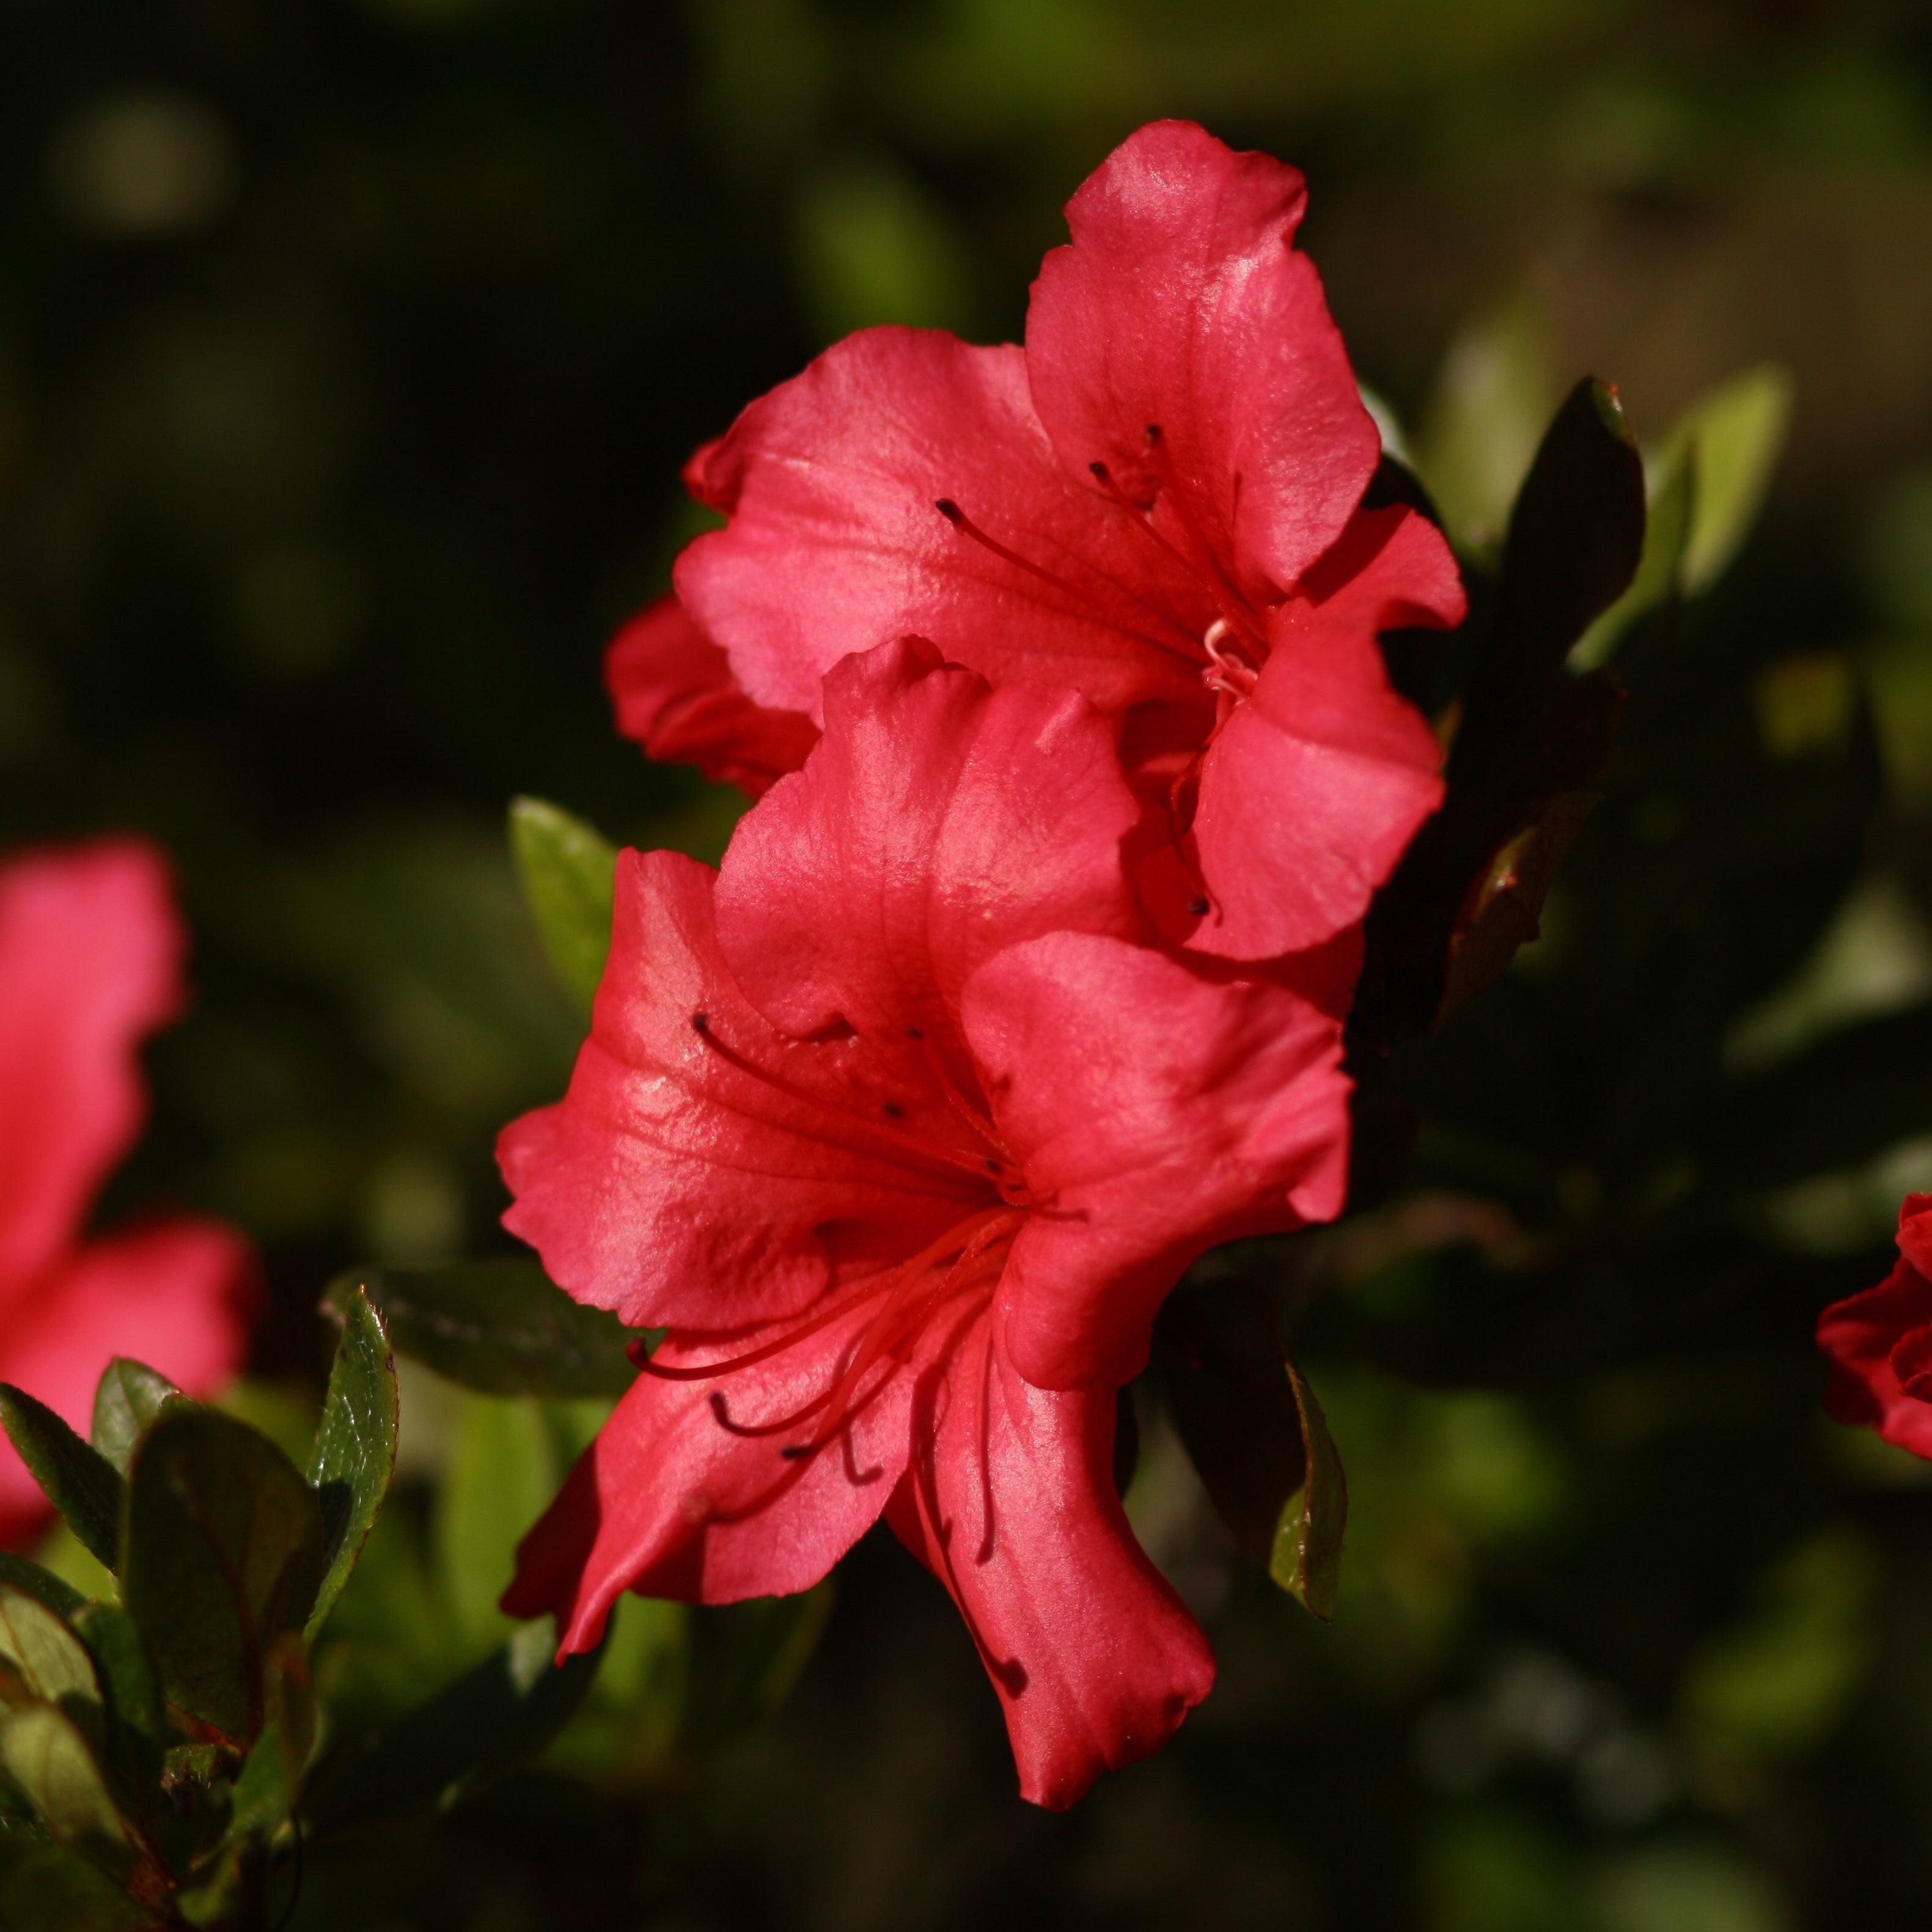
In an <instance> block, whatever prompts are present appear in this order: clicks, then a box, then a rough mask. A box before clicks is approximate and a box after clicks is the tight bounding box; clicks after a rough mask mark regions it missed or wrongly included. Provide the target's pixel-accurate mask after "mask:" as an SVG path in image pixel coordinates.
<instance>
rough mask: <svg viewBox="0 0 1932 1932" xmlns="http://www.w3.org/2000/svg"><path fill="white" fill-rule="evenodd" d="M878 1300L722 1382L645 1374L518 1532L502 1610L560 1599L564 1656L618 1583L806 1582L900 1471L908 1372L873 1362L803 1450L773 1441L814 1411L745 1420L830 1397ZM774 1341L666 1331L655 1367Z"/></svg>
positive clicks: (691, 1590) (756, 1591) (842, 1548)
mask: <svg viewBox="0 0 1932 1932" xmlns="http://www.w3.org/2000/svg"><path fill="white" fill-rule="evenodd" d="M876 1313H877V1303H876V1302H875V1301H871V1302H866V1303H864V1304H861V1305H860V1306H859V1307H856V1308H855V1309H853V1310H852V1312H851V1313H850V1314H849V1315H848V1316H847V1317H846V1318H845V1319H843V1320H842V1321H840V1322H835V1323H833V1324H832V1325H829V1326H827V1327H826V1328H822V1329H820V1330H819V1331H817V1333H815V1334H813V1335H811V1337H808V1338H807V1339H806V1340H804V1341H802V1342H801V1343H799V1344H798V1345H797V1346H795V1347H793V1348H791V1349H786V1350H784V1351H783V1352H780V1353H778V1354H777V1355H772V1356H769V1357H768V1358H766V1359H765V1360H764V1361H761V1362H758V1363H755V1364H751V1365H749V1366H747V1367H740V1368H737V1369H733V1370H730V1371H728V1372H727V1373H724V1374H723V1375H721V1376H718V1378H717V1379H715V1380H709V1379H707V1380H704V1381H693V1382H672V1381H667V1380H664V1379H661V1378H658V1377H655V1376H652V1375H650V1374H648V1373H646V1374H644V1375H642V1376H639V1377H638V1379H637V1382H636V1383H635V1385H634V1386H633V1387H632V1388H631V1391H630V1393H629V1394H628V1395H626V1396H625V1397H624V1399H623V1400H622V1402H620V1403H619V1404H618V1405H617V1407H616V1409H615V1411H614V1412H613V1413H612V1415H611V1417H610V1420H609V1421H607V1423H605V1424H604V1427H603V1430H602V1431H601V1433H599V1435H598V1438H597V1439H596V1441H595V1442H593V1443H592V1445H590V1447H589V1449H587V1450H586V1451H585V1452H584V1454H583V1457H581V1458H580V1460H579V1461H578V1463H577V1466H576V1468H575V1469H573V1470H572V1471H571V1475H570V1478H569V1480H568V1481H567V1482H566V1483H565V1485H564V1487H563V1489H562V1491H561V1492H560V1493H559V1495H558V1496H557V1499H556V1502H553V1504H551V1505H550V1508H549V1509H548V1510H547V1511H546V1512H545V1513H544V1516H543V1517H542V1519H541V1520H540V1521H539V1522H538V1524H537V1526H536V1527H535V1529H532V1531H531V1532H530V1533H529V1535H528V1536H526V1538H524V1539H523V1544H522V1545H521V1547H520V1548H519V1549H518V1550H517V1574H516V1577H515V1580H514V1582H513V1583H511V1586H510V1589H509V1590H508V1593H507V1594H506V1595H505V1597H504V1599H503V1607H504V1609H505V1611H506V1612H508V1614H509V1615H510V1616H515V1617H533V1616H541V1615H542V1614H543V1613H545V1612H546V1611H549V1612H553V1613H555V1614H556V1619H557V1631H558V1636H559V1642H560V1644H561V1647H562V1650H563V1651H564V1652H565V1653H568V1652H571V1651H580V1650H589V1649H592V1648H593V1647H594V1646H595V1645H596V1643H597V1642H598V1640H599V1639H600V1638H601V1637H602V1635H603V1634H604V1620H605V1619H606V1618H607V1617H608V1616H609V1615H610V1607H611V1606H612V1605H613V1604H614V1603H615V1602H616V1601H617V1599H618V1598H619V1597H620V1596H621V1595H622V1594H623V1593H624V1592H625V1591H626V1590H635V1591H637V1592H638V1594H639V1595H642V1596H647V1597H671V1598H677V1599H678V1600H679V1601H682V1602H685V1603H703V1604H730V1603H736V1602H739V1601H742V1599H743V1598H747V1597H780V1596H787V1595H790V1594H791V1593H792V1592H795V1591H799V1590H808V1589H811V1586H812V1585H813V1584H814V1583H817V1582H818V1581H819V1580H820V1578H821V1577H823V1576H824V1575H825V1574H826V1572H827V1571H829V1570H830V1569H831V1568H832V1565H833V1564H835V1562H838V1559H839V1558H840V1557H841V1556H844V1553H846V1551H847V1550H849V1549H850V1548H851V1547H852V1545H853V1544H855V1543H856V1542H857V1541H858V1540H859V1538H860V1537H861V1536H862V1535H864V1534H865V1532H866V1531H867V1530H868V1529H870V1528H871V1526H872V1524H873V1523H874V1522H876V1521H877V1519H878V1517H879V1514H880V1511H882V1510H883V1508H885V1505H886V1498H887V1497H888V1496H890V1495H891V1493H892V1487H893V1485H894V1484H895V1483H896V1482H897V1481H898V1478H899V1476H900V1475H901V1472H903V1471H904V1468H905V1466H906V1458H907V1453H908V1448H907V1445H908V1442H909V1430H910V1412H911V1406H912V1378H911V1376H910V1375H909V1374H908V1373H907V1372H906V1371H905V1370H904V1369H903V1368H902V1367H899V1366H898V1365H896V1364H894V1365H892V1366H890V1367H889V1368H888V1369H887V1370H882V1371H881V1372H880V1375H879V1376H878V1378H877V1385H876V1386H875V1387H868V1388H865V1390H864V1391H863V1392H862V1394H863V1399H862V1400H861V1402H860V1403H859V1404H857V1405H856V1406H855V1408H854V1409H853V1412H852V1413H851V1415H850V1417H849V1418H848V1421H847V1424H846V1426H845V1427H844V1429H843V1430H841V1432H840V1434H839V1435H838V1437H837V1438H836V1439H834V1440H833V1441H831V1442H828V1443H826V1445H825V1446H824V1447H823V1448H821V1449H820V1450H818V1451H817V1452H816V1453H815V1454H811V1455H809V1456H805V1457H798V1458H796V1459H792V1460H787V1458H786V1457H784V1454H782V1453H781V1451H783V1449H784V1448H785V1447H786V1446H787V1445H798V1444H799V1443H801V1442H805V1441H807V1440H808V1439H809V1438H810V1437H811V1432H812V1427H813V1422H814V1418H803V1419H802V1420H800V1421H797V1422H796V1424H793V1426H791V1427H786V1428H782V1429H780V1430H777V1431H776V1432H775V1433H766V1434H745V1433H740V1432H742V1431H744V1430H756V1429H758V1428H760V1427H769V1425H770V1424H773V1423H775V1422H781V1421H784V1419H785V1418H789V1417H791V1416H793V1415H796V1413H797V1412H799V1410H801V1409H804V1408H805V1406H806V1405H808V1403H811V1402H812V1401H813V1400H814V1399H815V1398H816V1397H820V1396H822V1395H823V1394H825V1392H826V1390H827V1389H829V1388H830V1387H831V1386H832V1384H833V1383H834V1382H836V1380H837V1379H838V1376H839V1373H840V1372H841V1370H842V1368H843V1367H844V1365H845V1364H846V1362H847V1361H849V1360H850V1356H851V1352H852V1351H853V1349H854V1348H855V1347H856V1345H857V1343H858V1340H859V1337H860V1336H861V1335H862V1334H863V1332H864V1331H865V1326H866V1325H867V1323H868V1322H869V1321H870V1319H871V1318H872V1317H873V1316H874V1315H875V1314H876ZM772 1339H774V1337H773V1334H772V1331H769V1330H763V1331H760V1330H754V1331H751V1332H750V1333H749V1334H745V1335H744V1336H742V1337H738V1338H736V1340H735V1341H734V1342H733V1343H728V1344H717V1343H713V1344H711V1345H709V1346H706V1347H704V1348H690V1347H686V1346H681V1345H680V1344H679V1341H678V1340H677V1339H676V1337H667V1339H666V1340H665V1341H664V1343H663V1344H662V1346H661V1347H660V1348H659V1349H658V1352H657V1354H656V1355H655V1357H654V1358H652V1359H653V1366H654V1367H686V1366H689V1365H691V1364H694V1363H702V1362H704V1361H718V1360H721V1359H726V1358H730V1357H731V1356H733V1355H737V1354H739V1353H748V1352H751V1350H753V1349H756V1348H757V1347H758V1346H760V1343H762V1342H765V1341H768V1340H772ZM720 1404H721V1405H722V1407H723V1411H724V1413H723V1415H722V1416H721V1415H719V1413H718V1406H719V1405H720Z"/></svg>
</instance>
